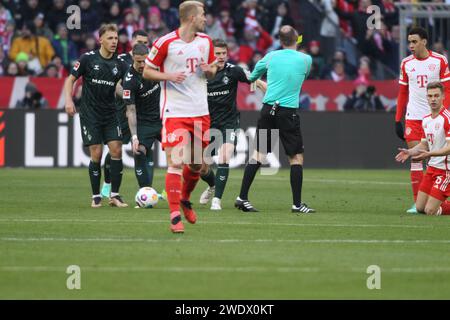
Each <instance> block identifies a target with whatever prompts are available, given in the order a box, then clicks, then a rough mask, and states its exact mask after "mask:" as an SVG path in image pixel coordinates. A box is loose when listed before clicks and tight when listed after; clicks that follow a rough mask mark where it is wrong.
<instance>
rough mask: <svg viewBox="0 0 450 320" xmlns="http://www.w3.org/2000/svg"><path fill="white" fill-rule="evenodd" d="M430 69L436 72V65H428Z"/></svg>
mask: <svg viewBox="0 0 450 320" xmlns="http://www.w3.org/2000/svg"><path fill="white" fill-rule="evenodd" d="M428 69H430V71H434V70H436V65H435V64H429V65H428Z"/></svg>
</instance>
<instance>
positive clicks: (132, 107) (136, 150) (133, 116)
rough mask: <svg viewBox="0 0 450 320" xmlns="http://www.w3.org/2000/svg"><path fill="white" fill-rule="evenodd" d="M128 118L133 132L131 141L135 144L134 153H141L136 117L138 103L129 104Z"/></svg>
mask: <svg viewBox="0 0 450 320" xmlns="http://www.w3.org/2000/svg"><path fill="white" fill-rule="evenodd" d="M127 119H128V126H129V128H130V133H131V137H132V138H131V140H132V141H131V143H132V146H133V153H139V140H138V137H137V118H136V105H134V104H129V105H127Z"/></svg>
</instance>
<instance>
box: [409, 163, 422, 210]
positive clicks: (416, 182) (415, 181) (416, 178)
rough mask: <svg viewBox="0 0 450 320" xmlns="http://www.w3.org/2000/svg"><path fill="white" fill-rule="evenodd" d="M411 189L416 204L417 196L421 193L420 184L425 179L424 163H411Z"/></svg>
mask: <svg viewBox="0 0 450 320" xmlns="http://www.w3.org/2000/svg"><path fill="white" fill-rule="evenodd" d="M410 173H411V187H412V191H413V195H414V202H416V199H417V194H418V193H419V187H420V183H421V182H422V178H423V166H422V162H411V172H410Z"/></svg>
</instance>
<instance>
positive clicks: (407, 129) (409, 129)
mask: <svg viewBox="0 0 450 320" xmlns="http://www.w3.org/2000/svg"><path fill="white" fill-rule="evenodd" d="M411 131H412V129H411V127H406V130H405V134H406V135H407V136H409V135H410V134H411Z"/></svg>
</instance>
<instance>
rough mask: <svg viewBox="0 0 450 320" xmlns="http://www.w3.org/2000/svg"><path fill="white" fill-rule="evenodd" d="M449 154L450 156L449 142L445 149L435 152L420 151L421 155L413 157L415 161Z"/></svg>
mask: <svg viewBox="0 0 450 320" xmlns="http://www.w3.org/2000/svg"><path fill="white" fill-rule="evenodd" d="M449 154H450V141H448V140H447V144H446V145H445V147H443V148H441V149H438V150H435V151H426V150H419V155H417V156H415V157H413V159H414V160H424V159H426V158H429V157H440V156H447V155H449Z"/></svg>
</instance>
